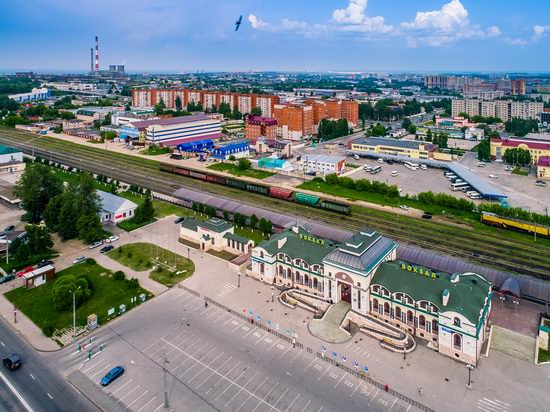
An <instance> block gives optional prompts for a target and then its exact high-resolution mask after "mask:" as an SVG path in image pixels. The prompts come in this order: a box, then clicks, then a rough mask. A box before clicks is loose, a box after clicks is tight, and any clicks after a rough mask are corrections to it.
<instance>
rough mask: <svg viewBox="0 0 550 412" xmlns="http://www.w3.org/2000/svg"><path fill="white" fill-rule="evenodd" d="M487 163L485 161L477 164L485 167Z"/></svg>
mask: <svg viewBox="0 0 550 412" xmlns="http://www.w3.org/2000/svg"><path fill="white" fill-rule="evenodd" d="M486 165H487V163H485V162H479V163H478V164H477V167H485V166H486Z"/></svg>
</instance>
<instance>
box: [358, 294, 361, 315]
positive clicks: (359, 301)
mask: <svg viewBox="0 0 550 412" xmlns="http://www.w3.org/2000/svg"><path fill="white" fill-rule="evenodd" d="M357 309H359V310H361V291H360V290H358V291H357Z"/></svg>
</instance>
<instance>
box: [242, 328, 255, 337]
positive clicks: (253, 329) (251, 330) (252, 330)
mask: <svg viewBox="0 0 550 412" xmlns="http://www.w3.org/2000/svg"><path fill="white" fill-rule="evenodd" d="M244 328H245V327H244V326H243V329H244ZM256 329H258V327H257V326H254V327H253V328H252V329H250V332H248V333H247V334H246V335H244V336H243V337H242V338H241V339H246V337H247V336H248V335H250V334H251V333H252V332H254V331H255V330H256ZM245 330H248V329H245Z"/></svg>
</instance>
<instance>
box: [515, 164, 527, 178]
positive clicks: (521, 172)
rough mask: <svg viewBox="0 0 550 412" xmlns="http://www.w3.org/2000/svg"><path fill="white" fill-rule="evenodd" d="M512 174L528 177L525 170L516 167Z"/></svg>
mask: <svg viewBox="0 0 550 412" xmlns="http://www.w3.org/2000/svg"><path fill="white" fill-rule="evenodd" d="M512 173H513V174H515V175H520V176H529V172H528V171H527V170H524V169H523V168H521V167H520V166H516V167H515V168H514V170H512Z"/></svg>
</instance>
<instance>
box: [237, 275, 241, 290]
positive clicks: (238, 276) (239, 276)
mask: <svg viewBox="0 0 550 412" xmlns="http://www.w3.org/2000/svg"><path fill="white" fill-rule="evenodd" d="M237 287H238V288H240V287H241V272H237Z"/></svg>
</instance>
